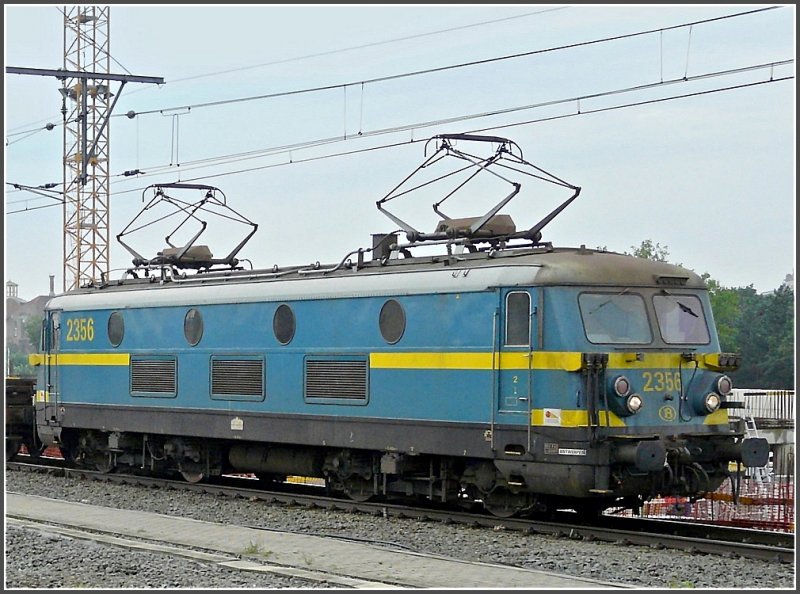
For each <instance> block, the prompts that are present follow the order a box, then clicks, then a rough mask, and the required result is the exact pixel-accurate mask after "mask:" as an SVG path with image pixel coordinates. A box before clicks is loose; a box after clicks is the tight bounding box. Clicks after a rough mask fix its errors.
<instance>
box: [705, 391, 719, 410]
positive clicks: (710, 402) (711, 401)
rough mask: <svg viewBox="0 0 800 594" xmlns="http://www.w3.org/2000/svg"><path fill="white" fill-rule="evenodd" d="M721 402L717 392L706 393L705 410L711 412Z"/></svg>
mask: <svg viewBox="0 0 800 594" xmlns="http://www.w3.org/2000/svg"><path fill="white" fill-rule="evenodd" d="M721 403H722V399H721V398H720V397H719V395H718V394H715V393H714V392H711V393H710V394H707V395H706V399H705V405H706V410H707V411H708V412H710V413H713V412H714V411H715V410H717V409H718V408H719V405H720V404H721Z"/></svg>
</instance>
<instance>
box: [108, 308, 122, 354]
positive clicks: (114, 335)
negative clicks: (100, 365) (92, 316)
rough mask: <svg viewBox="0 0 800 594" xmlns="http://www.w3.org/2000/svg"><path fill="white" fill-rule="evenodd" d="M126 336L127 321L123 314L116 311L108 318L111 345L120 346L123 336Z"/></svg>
mask: <svg viewBox="0 0 800 594" xmlns="http://www.w3.org/2000/svg"><path fill="white" fill-rule="evenodd" d="M123 336H125V321H124V320H123V319H122V314H121V313H119V312H118V311H115V312H113V313H112V314H111V316H109V318H108V341H109V342H110V343H111V346H115V347H117V346H119V345H120V343H121V342H122V337H123Z"/></svg>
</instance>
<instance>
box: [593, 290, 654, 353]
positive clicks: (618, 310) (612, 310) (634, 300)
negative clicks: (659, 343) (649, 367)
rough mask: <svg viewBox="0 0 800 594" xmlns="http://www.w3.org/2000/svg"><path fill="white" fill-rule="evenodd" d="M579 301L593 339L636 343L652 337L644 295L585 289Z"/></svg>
mask: <svg viewBox="0 0 800 594" xmlns="http://www.w3.org/2000/svg"><path fill="white" fill-rule="evenodd" d="M578 303H579V305H580V308H581V316H582V317H583V327H584V329H585V330H586V337H587V338H588V339H589V341H590V342H595V343H617V344H636V343H649V342H651V341H652V338H653V337H652V334H651V332H650V324H649V323H648V321H647V312H646V311H645V306H644V300H643V299H642V297H641V295H631V294H627V293H625V292H624V291H623V292H622V293H618V294H611V293H583V294H582V295H581V296H580V297H579V298H578Z"/></svg>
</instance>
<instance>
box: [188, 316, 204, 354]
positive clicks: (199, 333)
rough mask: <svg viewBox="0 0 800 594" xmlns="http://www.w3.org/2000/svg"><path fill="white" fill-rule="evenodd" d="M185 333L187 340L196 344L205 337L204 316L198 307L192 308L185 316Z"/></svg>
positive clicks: (193, 344)
mask: <svg viewBox="0 0 800 594" xmlns="http://www.w3.org/2000/svg"><path fill="white" fill-rule="evenodd" d="M183 335H184V336H185V337H186V342H188V343H189V344H190V345H192V346H195V345H196V344H197V343H198V342H200V339H201V338H203V316H201V315H200V312H199V311H198V310H196V309H190V310H189V311H187V312H186V317H185V318H183Z"/></svg>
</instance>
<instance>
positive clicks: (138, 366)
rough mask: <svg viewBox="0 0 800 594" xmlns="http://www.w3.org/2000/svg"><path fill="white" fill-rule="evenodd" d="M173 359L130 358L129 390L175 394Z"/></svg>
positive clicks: (174, 365)
mask: <svg viewBox="0 0 800 594" xmlns="http://www.w3.org/2000/svg"><path fill="white" fill-rule="evenodd" d="M175 371H176V362H175V359H132V360H131V392H148V393H157V394H175Z"/></svg>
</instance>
